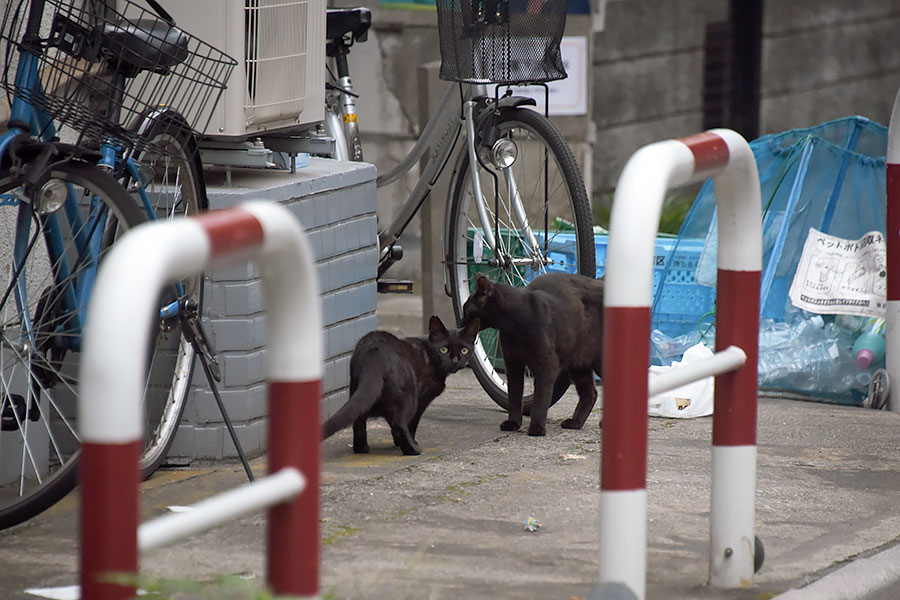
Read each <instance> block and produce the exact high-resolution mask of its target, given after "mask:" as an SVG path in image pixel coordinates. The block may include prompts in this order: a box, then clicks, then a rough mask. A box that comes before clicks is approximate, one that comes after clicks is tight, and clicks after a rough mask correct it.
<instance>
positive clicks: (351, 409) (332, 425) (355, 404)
mask: <svg viewBox="0 0 900 600" xmlns="http://www.w3.org/2000/svg"><path fill="white" fill-rule="evenodd" d="M383 385H384V380H383V379H382V376H381V373H380V372H378V370H376V369H363V370H362V373H361V374H360V376H359V380H358V381H357V385H356V389H355V390H354V391H353V393H352V394H351V395H350V399H349V400H347V402H346V403H344V405H343V406H342V407H341V408H340V409H338V411H337V412H336V413H334V414H333V415H331V416H330V417H329V418H328V420H327V421H325V423H324V424H323V425H322V439H323V440H324V439H326V438H330V437H331V436H333V435H334V434H335V433H337V432H338V431H340V430H341V429H344V428H345V427H349V426H350V425H352V424H353V421H355V420H356V419H357V418H358V417H359V416H361V415H364V414H366V413H367V412H369V410H370V409H371V408H372V407H373V406H375V402H377V401H378V398H379V397H380V396H381V388H382V386H383Z"/></svg>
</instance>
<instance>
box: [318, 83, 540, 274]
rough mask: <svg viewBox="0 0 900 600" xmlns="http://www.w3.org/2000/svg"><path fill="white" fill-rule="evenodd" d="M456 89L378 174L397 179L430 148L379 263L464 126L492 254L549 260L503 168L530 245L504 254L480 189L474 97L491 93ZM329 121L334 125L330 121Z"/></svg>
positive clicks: (385, 238) (381, 181)
mask: <svg viewBox="0 0 900 600" xmlns="http://www.w3.org/2000/svg"><path fill="white" fill-rule="evenodd" d="M456 92H457V86H455V85H447V86H446V88H445V89H444V92H443V94H442V95H441V98H440V100H439V101H438V104H437V107H436V108H435V110H434V111H433V112H432V113H431V115H430V116H429V118H428V122H427V123H426V125H425V128H424V129H423V130H422V134H421V135H420V136H419V139H418V140H417V141H416V143H415V145H414V146H413V148H412V149H411V150H410V151H409V153H408V154H407V155H406V157H405V158H404V159H403V160H402V161H401V162H400V163H399V164H397V166H396V167H394V168H393V169H392V170H391V171H390V172H388V173H386V174H385V175H383V176H379V177H378V178H377V179H376V186H377V187H382V186H385V185H388V184H390V183H393V182H394V181H396V180H397V179H399V178H400V176H402V175H403V174H404V173H406V172H407V171H409V170H410V169H411V168H412V167H413V165H415V164H417V163H418V162H419V160H420V159H421V158H422V157H423V156H424V155H425V152H426V151H428V159H427V162H426V164H425V166H424V167H423V168H422V170H421V173H420V174H419V178H418V180H417V181H416V185H415V187H414V188H413V190H412V191H411V192H410V194H409V196H408V197H407V199H406V201H405V202H404V203H403V205H402V206H401V207H400V210H399V212H398V213H397V215H396V216H395V217H394V219H393V220H392V221H391V223H390V224H389V225H388V226H387V227H386V228H385V229H383V230H382V231H380V232H379V233H378V245H379V249H380V250H379V263H381V262H383V261H385V260H387V259H388V258H389V257H390V252H391V247H392V246H393V245H394V244H395V243H396V242H397V241H398V240H399V239H400V236H401V235H402V233H403V231H404V230H405V229H406V227H407V225H409V223H410V221H411V220H412V218H413V217H414V216H415V214H416V213H417V212H418V210H419V208H421V206H422V203H423V202H424V201H425V198H426V197H427V196H428V194H429V193H430V192H431V190H432V189H433V188H434V186H435V184H436V183H437V180H438V177H440V175H441V173H442V172H443V170H444V168H445V167H446V165H447V162H448V161H449V159H450V157H451V155H452V153H453V149H454V148H455V146H456V142H457V140H458V139H459V136H460V132H461V130H462V129H463V128H464V129H465V143H466V152H467V155H468V158H469V175H470V177H469V178H470V180H471V185H472V193H473V194H474V197H475V198H477V199H479V200H478V202H477V211H478V217H479V220H480V221H481V227H482V229H481V232H482V235H483V237H484V242H485V243H486V244H487V246H488V248H490V250H491V252H492V255H493V256H494V257H496V258H495V259H494V260H499V261H502V260H508V262H509V263H511V264H536V263H540V264H545V263H546V260H545V258H544V254H545V252H543V251H542V250H541V247H540V243H539V242H538V240H537V238H536V236H535V235H534V232H533V231H532V229H531V225H530V224H529V223H528V219H527V218H526V217H525V209H524V207H523V206H522V202H521V198H520V196H519V192H518V188H517V187H516V182H515V178H514V177H513V175H512V172H511V170H509V169H502V171H503V174H504V178H505V182H506V189H507V193H508V194H509V198H510V199H511V201H512V202H511V203H512V206H513V213H514V215H513V216H514V218H515V219H517V220H518V223H517V225H518V226H519V227H520V229H521V230H522V231H523V232H524V234H525V239H526V240H527V242H528V244H529V246H530V252H529V254H530V257H529V258H518V259H512V258H504V257H503V253H502V252H501V251H500V248H499V246H498V242H497V239H496V237H495V231H494V229H492V224H491V221H490V218H489V215H488V206H489V205H488V204H487V202H488V201H487V199H486V198H485V196H484V194H483V193H482V189H481V179H480V177H479V169H480V168H481V166H480V165H481V161H480V160H479V158H478V156H477V153H476V136H475V133H476V132H475V118H474V115H473V111H474V108H475V105H476V102H475V100H474V99H475V98H478V97H480V96H485V95H487V87H486V86H484V85H469V84H465V85H462V93H461V94H457V93H456ZM458 95H461V96H462V97H461V98H460V100H461V101H462V107H461V109H462V110H460V106H459V104H458V103H456V102H454V99H455V98H456V97H457V96H458ZM460 113H461V116H460ZM329 126H330V127H331V125H329ZM333 131H340V132H341V133H343V130H342V129H337V130H334V129H333ZM457 168H458V167H457ZM448 210H449V206H448ZM444 221H445V227H446V228H449V222H450V219H449V215H448V218H446V219H445V220H444ZM493 227H494V228H496V227H497V224H496V223H494V224H493ZM444 239H445V240H448V239H449V235H448V233H447V230H446V229H445V231H444ZM445 243H446V242H445ZM446 250H447V249H446V248H445V255H446V254H448V252H446Z"/></svg>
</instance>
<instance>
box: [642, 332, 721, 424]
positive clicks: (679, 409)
mask: <svg viewBox="0 0 900 600" xmlns="http://www.w3.org/2000/svg"><path fill="white" fill-rule="evenodd" d="M712 355H713V351H712V350H710V349H709V348H707V347H706V346H704V345H703V344H696V345H694V346H691V347H690V348H688V349H687V350H685V351H684V355H683V356H682V357H681V360H680V361H677V360H676V361H675V362H673V363H672V364H671V366H668V367H662V366H651V367H650V376H651V377H652V376H653V375H654V374H656V373H662V372H663V371H668V370H669V369H675V368H678V367H679V366H681V365H686V364H690V363H694V362H698V361H701V360H703V359H706V358H709V357H711V356H712ZM714 382H715V378H713V377H706V378H705V379H699V380H697V381H694V382H692V383H688V384H685V385H683V386H681V387H679V388H675V389H674V390H669V391H668V392H663V393H662V394H658V395H656V396H653V397H651V398H649V399H648V401H647V414H649V415H650V416H651V417H675V418H681V419H690V418H693V417H705V416H707V415H711V414H712V412H713V392H714V389H715V383H714Z"/></svg>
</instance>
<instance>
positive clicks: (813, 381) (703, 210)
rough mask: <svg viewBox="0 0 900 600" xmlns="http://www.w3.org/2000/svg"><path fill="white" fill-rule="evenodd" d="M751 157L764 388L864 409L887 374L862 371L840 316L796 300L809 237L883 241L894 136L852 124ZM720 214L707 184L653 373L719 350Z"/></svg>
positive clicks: (656, 309)
mask: <svg viewBox="0 0 900 600" xmlns="http://www.w3.org/2000/svg"><path fill="white" fill-rule="evenodd" d="M750 147H751V149H752V150H753V154H754V157H755V158H756V162H757V166H758V170H759V178H760V187H761V191H762V215H761V218H762V224H763V271H762V282H761V290H760V304H761V314H760V321H761V324H760V330H761V334H760V386H761V387H762V388H775V389H783V390H789V391H794V392H800V393H803V394H808V395H810V396H813V397H816V398H819V399H823V400H827V401H833V402H839V403H846V404H859V403H860V402H861V400H862V398H863V397H864V396H865V393H866V385H867V381H868V379H870V376H871V372H872V371H874V369H875V368H877V367H879V366H883V364H882V365H879V364H877V363H876V364H874V365H872V367H870V368H869V369H867V370H861V369H859V367H857V365H856V363H855V361H854V359H853V355H852V354H851V351H850V348H851V347H852V344H853V341H854V336H855V335H858V332H856V331H851V330H850V329H848V328H847V327H845V326H843V325H844V324H845V320H840V319H836V318H835V317H834V316H833V315H821V316H816V315H812V314H811V313H806V312H805V311H801V310H799V309H797V308H795V307H794V306H793V305H792V304H791V302H790V300H789V299H788V290H789V288H790V286H791V282H792V280H793V278H794V274H795V273H796V269H797V263H798V261H799V259H800V254H801V251H802V249H803V244H804V242H805V240H806V237H807V235H808V233H809V230H810V228H815V229H817V230H819V231H822V232H825V233H828V234H831V235H834V236H837V237H841V238H845V239H851V240H855V239H857V238H859V237H861V236H862V235H863V234H865V233H867V232H869V231H880V232H882V233H884V230H885V158H884V157H885V153H886V147H887V128H886V127H884V126H882V125H879V124H878V123H874V122H872V121H870V120H869V119H866V118H864V117H846V118H843V119H838V120H835V121H829V122H827V123H823V124H821V125H817V126H816V127H812V128H809V129H793V130H790V131H785V132H783V133H778V134H772V135H767V136H764V137H761V138H759V139H757V140H754V141H753V142H751V144H750ZM715 213H716V207H715V191H714V189H713V185H712V181H708V182H706V183H705V184H704V186H703V187H702V189H701V191H700V193H699V194H698V195H697V198H696V200H695V201H694V204H693V206H692V208H691V210H690V211H689V213H688V215H687V216H686V218H685V220H684V223H683V224H682V226H681V229H680V231H679V234H678V237H677V240H676V243H675V245H674V248H673V250H672V251H671V254H670V256H669V257H668V258H667V264H666V269H665V272H664V274H663V275H662V281H663V284H662V285H660V286H658V287H657V289H656V293H655V297H654V302H653V324H652V328H653V329H654V332H653V336H652V338H653V339H652V350H651V355H652V357H653V362H654V364H669V363H670V362H671V361H673V360H677V359H678V358H679V356H680V354H681V353H682V352H683V351H684V350H685V349H686V348H688V347H690V346H691V345H693V344H694V343H696V342H697V341H698V340H699V339H701V338H703V339H704V341H706V342H708V343H709V344H710V345H711V344H712V340H713V337H712V333H713V332H712V331H711V330H710V327H711V324H712V323H713V320H714V312H715V306H714V299H715V290H714V288H713V287H712V286H714V285H715V276H716V248H717V239H718V238H717V230H716V221H715ZM696 248H702V250H700V251H697V250H696ZM701 290H704V291H705V293H701ZM704 333H705V336H704ZM882 363H883V360H882Z"/></svg>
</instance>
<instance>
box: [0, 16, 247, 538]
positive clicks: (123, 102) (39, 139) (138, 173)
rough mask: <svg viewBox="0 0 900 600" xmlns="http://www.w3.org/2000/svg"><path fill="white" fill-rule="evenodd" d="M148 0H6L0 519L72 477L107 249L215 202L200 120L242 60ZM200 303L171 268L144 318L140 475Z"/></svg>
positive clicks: (182, 367) (0, 157) (176, 396)
mask: <svg viewBox="0 0 900 600" xmlns="http://www.w3.org/2000/svg"><path fill="white" fill-rule="evenodd" d="M147 4H148V5H149V6H150V8H151V9H152V12H150V11H148V10H147V9H145V8H143V7H141V6H139V5H137V4H135V3H133V2H132V1H131V0H117V1H116V2H113V3H110V2H106V1H104V0H10V1H9V2H7V3H6V6H5V8H4V12H3V16H2V20H0V42H2V43H3V44H5V46H6V47H5V52H4V58H5V62H4V72H3V74H4V77H3V78H2V83H0V85H2V87H3V88H4V89H5V90H6V92H7V98H8V99H9V100H10V105H11V109H10V110H11V119H10V122H9V127H8V131H7V132H6V133H4V134H3V135H2V137H0V236H2V239H3V240H5V241H4V242H2V243H0V269H2V271H3V273H4V276H5V277H4V281H3V282H2V283H0V528H6V527H10V526H13V525H15V524H18V523H21V522H23V521H25V520H27V519H29V518H31V517H33V516H34V515H36V514H38V513H39V512H41V511H42V510H44V509H46V508H47V507H49V506H51V505H52V504H53V503H55V502H56V501H57V500H58V499H60V498H61V497H62V496H64V495H65V494H66V493H68V492H69V491H70V490H71V489H72V488H73V487H74V485H75V483H76V474H77V469H76V465H77V463H78V457H79V447H80V443H79V438H78V433H77V419H76V414H77V410H76V409H77V402H78V381H77V374H78V363H79V350H80V343H81V332H82V330H83V327H84V318H85V315H86V306H87V302H88V300H89V298H90V293H91V288H92V285H93V282H94V278H95V275H96V272H97V268H98V264H99V263H100V261H101V260H102V258H103V255H104V253H105V252H106V251H107V250H108V249H109V247H110V246H111V245H112V244H113V243H115V240H116V238H117V237H118V236H119V235H121V234H122V233H123V232H124V231H126V230H127V229H129V228H131V227H135V226H137V225H139V224H141V223H143V222H146V221H148V220H155V219H163V218H172V217H175V216H179V215H184V214H193V213H196V212H199V211H201V210H204V209H206V208H207V200H206V192H205V186H204V182H203V171H202V165H201V164H200V159H199V152H198V150H197V146H196V140H195V138H194V135H193V131H194V130H195V129H196V126H195V125H196V124H197V123H200V122H202V119H203V118H206V119H207V120H208V118H209V114H211V112H212V107H214V105H215V103H216V102H217V101H218V98H219V96H220V95H221V92H222V89H224V82H225V81H227V79H228V75H229V73H230V72H231V69H233V67H234V66H235V65H236V61H234V60H233V59H231V58H230V57H228V56H226V55H224V54H222V53H221V52H219V51H217V50H215V49H214V48H212V47H210V46H209V45H207V44H205V43H203V42H202V41H200V40H197V39H196V38H194V37H192V36H190V35H189V34H187V33H185V32H184V31H182V30H180V29H178V28H177V27H176V26H175V23H174V20H173V19H172V18H171V16H170V15H169V14H168V13H167V12H166V11H165V10H164V9H163V8H162V7H161V6H159V4H158V3H157V2H156V1H155V0H147ZM63 140H66V141H63ZM201 303H202V277H200V276H197V277H192V278H190V279H182V280H179V281H176V282H174V283H173V284H172V285H171V286H169V287H167V288H166V289H165V290H163V291H162V293H161V294H160V307H161V308H160V315H159V317H158V319H156V320H154V321H153V322H152V323H148V327H152V328H153V330H154V332H155V335H153V336H151V338H152V340H153V342H152V347H150V348H147V349H146V356H147V378H146V382H147V384H146V387H145V398H144V409H145V410H144V418H145V424H144V425H145V440H144V443H143V447H141V448H135V452H136V453H139V454H140V455H141V458H140V468H141V475H142V476H143V477H147V476H149V474H151V473H152V472H153V471H154V470H155V469H156V468H157V467H158V466H159V465H160V464H161V463H162V461H163V460H164V458H165V455H166V452H167V450H168V448H169V446H170V445H171V443H172V441H173V440H174V437H175V433H176V431H177V427H178V422H179V421H180V419H181V415H182V411H183V410H184V405H185V401H186V398H187V394H188V391H189V387H190V381H191V375H192V372H193V363H194V347H193V346H192V345H191V344H190V343H188V342H187V340H186V337H185V333H184V331H187V328H190V327H194V326H195V325H196V321H195V320H196V318H197V315H198V314H199V310H200V306H201ZM110 343H116V340H110Z"/></svg>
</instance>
